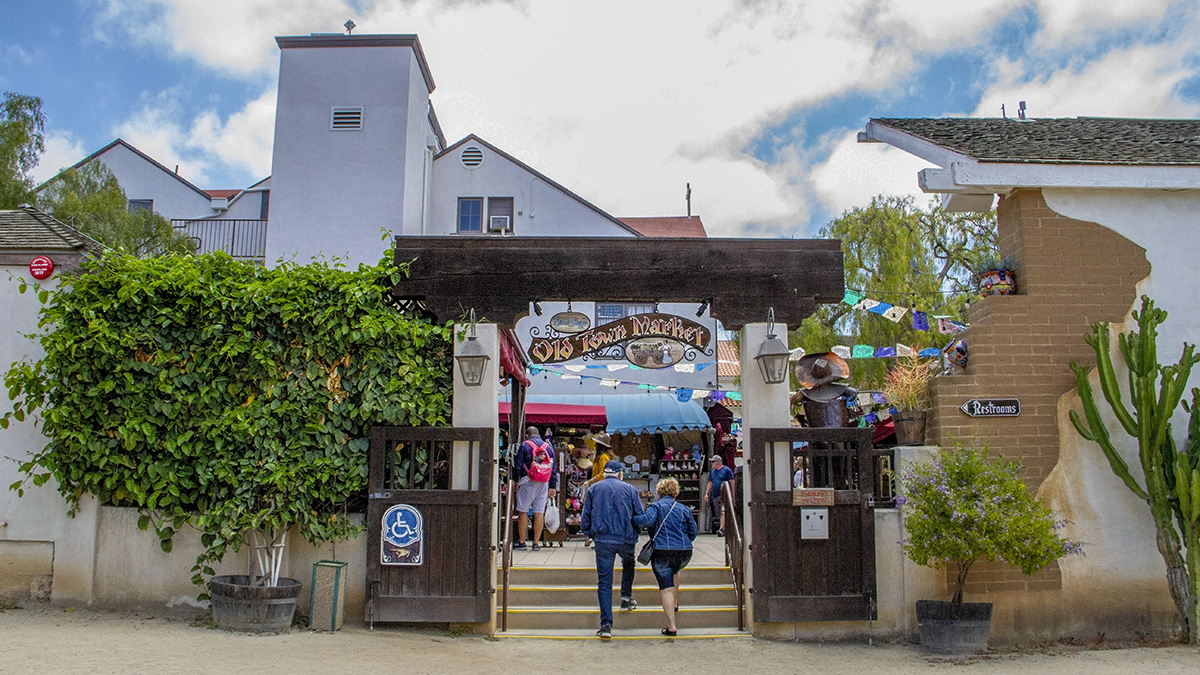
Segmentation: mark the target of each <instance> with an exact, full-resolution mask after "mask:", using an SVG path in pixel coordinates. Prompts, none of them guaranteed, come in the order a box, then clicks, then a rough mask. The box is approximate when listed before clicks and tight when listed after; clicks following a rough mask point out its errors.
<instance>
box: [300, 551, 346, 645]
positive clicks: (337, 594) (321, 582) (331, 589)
mask: <svg viewBox="0 0 1200 675" xmlns="http://www.w3.org/2000/svg"><path fill="white" fill-rule="evenodd" d="M348 565H349V563H345V562H339V561H337V560H321V561H319V562H316V563H313V571H312V584H311V585H310V586H309V587H308V588H309V595H308V626H309V628H312V629H313V630H328V631H335V630H338V629H339V628H341V627H342V622H343V621H344V619H345V613H346V567H347V566H348Z"/></svg>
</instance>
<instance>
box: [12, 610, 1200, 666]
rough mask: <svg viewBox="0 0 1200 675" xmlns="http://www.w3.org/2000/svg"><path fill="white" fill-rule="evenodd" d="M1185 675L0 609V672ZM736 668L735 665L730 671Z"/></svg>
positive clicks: (1059, 649) (1067, 648)
mask: <svg viewBox="0 0 1200 675" xmlns="http://www.w3.org/2000/svg"><path fill="white" fill-rule="evenodd" d="M546 669H553V670H555V671H560V672H562V673H563V674H564V675H565V674H566V673H572V674H576V673H593V672H620V673H642V672H647V673H649V672H658V673H678V672H691V673H714V672H715V673H732V672H738V671H741V672H745V671H746V670H747V669H752V672H753V673H754V675H766V674H769V673H797V672H810V673H811V672H816V673H822V675H824V674H825V673H855V674H856V675H862V674H864V673H887V674H889V675H890V674H891V673H918V672H919V673H929V672H937V671H946V672H953V673H1018V672H1021V673H1026V674H1028V673H1039V674H1040V673H1051V674H1065V673H1087V675H1105V674H1106V673H1129V672H1143V673H1187V672H1198V671H1200V650H1197V649H1193V648H1191V647H1186V646H1181V645H1169V646H1126V647H1123V648H1111V647H1110V646H1096V645H1091V646H1082V645H1053V646H1048V647H1041V648H1037V649H1026V650H1019V651H994V652H992V653H988V654H984V655H980V656H975V657H970V658H946V657H933V656H928V655H925V654H923V653H922V652H921V651H920V649H919V648H918V647H916V646H913V645H908V644H877V645H875V646H868V645H865V644H854V643H833V644H830V643H825V644H817V643H792V642H769V641H765V640H727V641H708V640H696V641H684V640H674V641H668V640H650V641H628V642H618V641H614V642H607V643H602V642H599V641H585V642H557V641H545V640H496V639H488V638H482V637H476V636H454V635H451V634H448V633H446V632H444V631H437V630H432V629H416V630H414V629H397V628H379V627H376V630H375V631H374V632H372V631H370V630H369V629H367V628H366V627H365V626H357V625H355V626H346V627H345V628H343V629H342V630H341V631H339V632H337V633H317V632H310V631H307V630H303V629H293V631H292V632H291V633H290V634H287V635H273V636H258V635H248V634H241V633H228V632H225V631H221V630H217V629H215V628H212V627H211V625H210V624H209V623H208V622H207V621H205V620H204V618H203V617H201V618H196V617H191V618H182V617H180V616H171V615H170V614H169V613H167V612H163V613H158V614H155V613H147V612H110V611H98V610H91V609H82V608H70V607H68V608H64V607H53V606H49V605H29V606H27V607H25V608H7V609H3V610H0V673H21V674H30V675H32V674H36V673H56V674H57V673H155V674H164V675H165V674H169V673H239V674H244V673H289V675H290V674H293V673H297V674H298V673H332V672H345V673H365V672H404V673H445V672H457V673H496V672H504V671H515V672H526V671H531V670H546ZM734 669H737V670H734Z"/></svg>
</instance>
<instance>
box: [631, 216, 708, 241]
mask: <svg viewBox="0 0 1200 675" xmlns="http://www.w3.org/2000/svg"><path fill="white" fill-rule="evenodd" d="M618 220H620V221H621V222H622V223H625V224H626V225H628V226H629V227H632V228H633V229H635V230H637V231H638V232H639V233H641V234H642V236H645V237H707V236H708V233H707V232H705V231H704V223H702V222H700V216H666V217H658V218H619V219H618Z"/></svg>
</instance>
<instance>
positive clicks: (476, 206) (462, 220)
mask: <svg viewBox="0 0 1200 675" xmlns="http://www.w3.org/2000/svg"><path fill="white" fill-rule="evenodd" d="M458 231H459V232H483V198H482V197H459V199H458Z"/></svg>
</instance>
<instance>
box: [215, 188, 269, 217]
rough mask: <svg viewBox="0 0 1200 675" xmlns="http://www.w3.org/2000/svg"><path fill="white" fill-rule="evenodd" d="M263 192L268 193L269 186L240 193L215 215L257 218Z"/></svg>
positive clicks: (260, 208)
mask: <svg viewBox="0 0 1200 675" xmlns="http://www.w3.org/2000/svg"><path fill="white" fill-rule="evenodd" d="M264 194H270V188H266V189H256V190H252V191H249V192H245V193H243V194H242V195H240V196H239V197H238V198H237V199H236V200H234V202H233V203H232V204H230V205H229V208H227V209H225V211H224V212H223V213H221V214H220V215H218V216H216V217H217V218H221V219H231V220H258V219H259V216H261V215H262V200H263V195H264Z"/></svg>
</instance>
